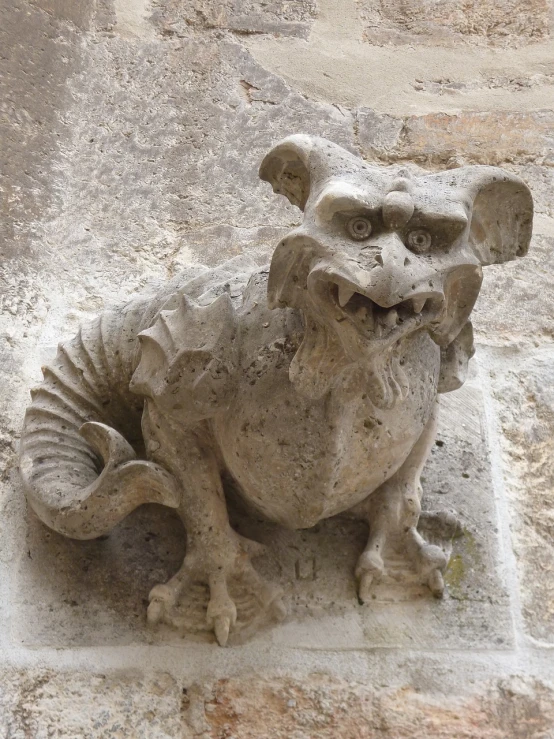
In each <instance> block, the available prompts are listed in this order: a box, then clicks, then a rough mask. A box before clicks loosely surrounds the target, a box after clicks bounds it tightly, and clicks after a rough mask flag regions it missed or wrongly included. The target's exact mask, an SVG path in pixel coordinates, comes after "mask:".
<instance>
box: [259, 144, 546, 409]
mask: <svg viewBox="0 0 554 739" xmlns="http://www.w3.org/2000/svg"><path fill="white" fill-rule="evenodd" d="M260 177H261V178H262V179H263V180H266V181H267V182H269V183H270V184H271V185H272V186H273V190H274V191H275V192H276V193H280V194H282V195H285V196H286V197H287V198H288V199H289V201H290V202H291V203H292V204H293V205H296V206H298V207H299V208H300V209H301V210H302V211H303V212H304V218H303V222H302V225H301V226H299V227H298V228H295V229H294V230H293V231H292V232H291V233H290V234H288V235H287V236H286V237H285V238H284V239H283V240H282V241H281V242H280V243H279V244H278V246H277V248H276V250H275V252H274V255H273V259H272V263H271V269H270V273H269V284H268V301H269V306H270V308H284V307H290V308H296V309H300V310H301V311H302V312H303V313H304V317H305V322H306V327H307V330H306V335H305V337H304V340H303V344H302V346H301V347H300V350H299V352H298V354H297V356H296V357H295V360H294V362H293V366H292V367H291V379H293V380H296V381H297V383H298V384H299V385H302V389H303V390H304V391H305V392H306V393H308V394H310V395H313V396H317V395H320V394H322V393H323V392H324V391H325V390H326V389H327V387H328V386H329V385H330V383H331V381H332V379H333V377H336V376H337V372H339V371H340V370H341V369H342V368H343V367H345V366H347V365H348V363H352V362H359V361H363V360H364V359H365V360H367V359H370V358H372V357H379V356H385V355H386V354H387V353H388V352H390V351H391V350H393V348H394V346H396V345H398V343H399V342H401V341H402V339H403V338H404V337H406V336H408V335H409V334H411V333H413V332H414V331H421V330H425V331H428V332H429V334H430V335H431V337H432V338H433V339H434V341H435V342H436V343H437V344H439V345H440V346H441V347H446V346H448V345H449V344H450V343H451V342H452V341H453V340H454V339H455V338H456V336H457V335H458V334H459V333H460V331H461V330H462V328H463V327H464V325H465V324H466V322H467V320H468V317H469V315H470V313H471V311H472V309H473V306H474V304H475V301H476V299H477V296H478V294H479V289H480V287H481V282H482V267H483V266H486V265H489V264H498V263H501V262H505V261H508V260H511V259H514V258H515V257H519V256H523V255H524V254H525V253H526V252H527V249H528V246H529V240H530V237H531V229H532V214H533V203H532V199H531V195H530V192H529V189H528V188H527V186H526V185H525V183H524V182H523V181H522V180H520V179H519V178H518V177H516V176H514V175H513V174H511V173H509V172H506V171H504V170H502V169H499V168H496V167H488V166H468V167H461V168H459V169H452V170H448V171H445V172H439V173H432V174H423V175H417V176H414V175H412V174H410V172H409V171H408V170H406V169H400V168H394V167H375V166H371V165H369V164H367V163H366V162H364V161H363V160H361V159H360V158H358V157H356V156H355V155H353V154H351V153H349V152H348V151H346V150H345V149H343V148H341V147H340V146H337V145H336V144H333V143H331V142H329V141H326V140H325V139H321V138H316V137H312V136H305V135H296V136H290V137H288V138H286V139H285V140H284V141H282V142H281V143H279V144H278V145H277V146H275V147H274V148H273V149H272V150H271V151H270V152H269V153H268V154H267V156H266V157H265V158H264V160H263V162H262V165H261V167H260Z"/></svg>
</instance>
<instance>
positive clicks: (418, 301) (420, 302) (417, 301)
mask: <svg viewBox="0 0 554 739" xmlns="http://www.w3.org/2000/svg"><path fill="white" fill-rule="evenodd" d="M425 301H426V298H412V305H413V307H414V312H415V313H421V311H422V310H423V306H424V305H425Z"/></svg>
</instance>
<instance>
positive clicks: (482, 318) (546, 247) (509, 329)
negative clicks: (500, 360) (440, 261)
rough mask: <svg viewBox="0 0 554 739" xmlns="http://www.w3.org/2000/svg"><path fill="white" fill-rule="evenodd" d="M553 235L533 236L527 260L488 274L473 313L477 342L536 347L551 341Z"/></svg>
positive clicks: (553, 264)
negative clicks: (515, 343)
mask: <svg viewBox="0 0 554 739" xmlns="http://www.w3.org/2000/svg"><path fill="white" fill-rule="evenodd" d="M553 269H554V236H536V237H535V238H534V239H533V245H532V247H531V249H530V250H529V261H528V262H527V263H525V262H524V261H521V262H519V264H518V265H517V266H516V265H507V269H505V270H499V269H497V268H495V267H493V268H492V269H490V270H488V271H487V274H486V275H485V279H484V280H483V287H482V290H481V294H480V297H479V299H478V302H477V305H476V309H475V313H474V329H475V332H476V336H477V340H478V341H480V342H484V343H486V344H492V345H500V344H511V343H513V342H518V343H520V344H522V343H523V344H527V345H531V346H533V345H537V344H538V343H539V342H542V341H548V342H550V341H551V340H552V336H553V325H552V308H551V306H552V301H554V284H553V281H552V271H553Z"/></svg>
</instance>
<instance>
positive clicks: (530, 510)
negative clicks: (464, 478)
mask: <svg viewBox="0 0 554 739" xmlns="http://www.w3.org/2000/svg"><path fill="white" fill-rule="evenodd" d="M487 365H488V367H489V374H490V386H491V391H492V394H493V397H494V398H495V408H496V411H497V413H498V416H499V430H500V433H501V443H502V450H503V452H504V463H505V464H504V474H505V477H506V482H507V486H508V487H507V489H508V496H509V500H510V503H511V511H512V518H511V521H512V526H511V530H512V538H513V546H514V551H515V556H516V561H517V565H518V571H519V587H520V592H521V599H522V603H523V615H524V620H525V624H526V629H527V631H528V633H529V634H530V635H531V636H532V637H534V638H535V639H538V640H542V641H545V642H549V643H550V644H552V643H553V642H554V544H553V541H554V524H553V520H554V484H553V481H554V464H553V461H552V460H553V459H554V453H553V446H554V391H553V388H554V371H553V367H554V352H553V351H552V349H551V347H550V346H549V345H544V346H543V348H541V349H537V350H535V351H534V352H533V353H529V352H528V351H527V352H519V351H517V349H509V348H506V349H498V350H494V351H493V350H490V351H489V352H487Z"/></svg>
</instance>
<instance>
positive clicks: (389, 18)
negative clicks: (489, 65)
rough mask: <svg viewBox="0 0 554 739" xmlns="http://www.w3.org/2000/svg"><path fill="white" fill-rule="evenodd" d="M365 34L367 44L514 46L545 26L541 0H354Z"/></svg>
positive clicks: (541, 34) (536, 37)
mask: <svg viewBox="0 0 554 739" xmlns="http://www.w3.org/2000/svg"><path fill="white" fill-rule="evenodd" d="M358 5H359V9H360V20H361V21H362V23H363V25H364V37H365V40H366V41H368V42H369V43H371V44H378V45H384V44H410V43H422V42H424V43H428V44H438V45H445V46H451V45H452V44H456V43H471V44H489V45H491V46H518V45H521V44H528V43H533V42H538V41H542V40H543V39H545V38H548V36H549V31H550V5H549V3H548V2H547V0H500V2H499V1H498V0H469V1H468V2H464V3H459V2H456V0H445V1H443V2H437V0H408V2H403V1H402V0H392V2H391V1H390V0H360V2H359V3H358Z"/></svg>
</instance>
